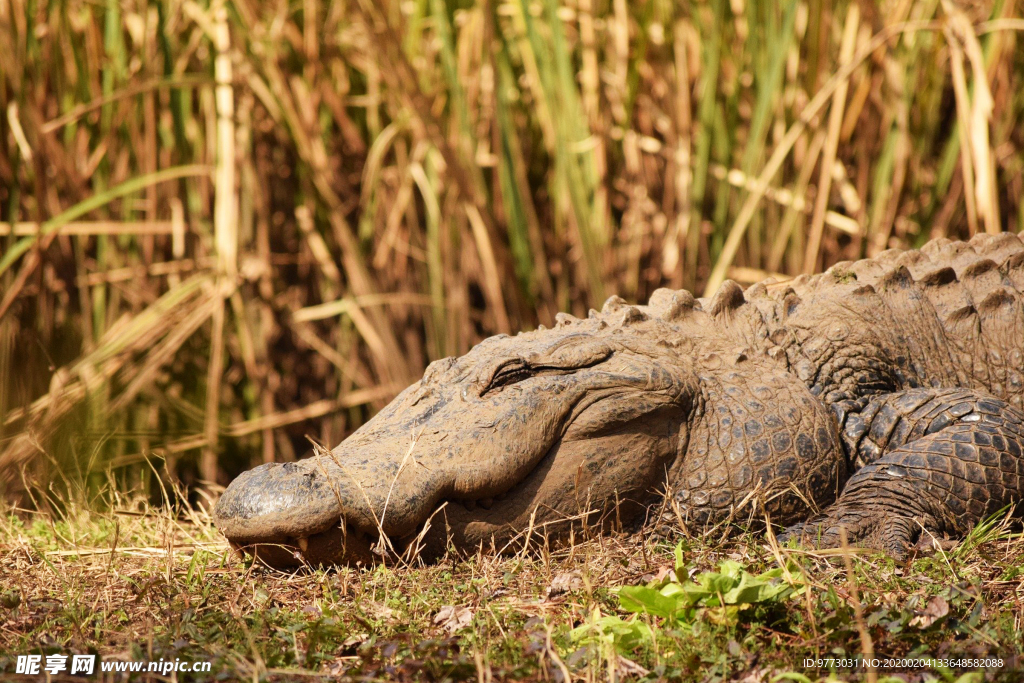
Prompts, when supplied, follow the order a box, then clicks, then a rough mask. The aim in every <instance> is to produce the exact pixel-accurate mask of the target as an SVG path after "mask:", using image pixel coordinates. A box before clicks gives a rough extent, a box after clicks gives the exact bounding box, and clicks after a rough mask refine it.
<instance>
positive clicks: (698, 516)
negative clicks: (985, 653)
mask: <svg viewBox="0 0 1024 683" xmlns="http://www.w3.org/2000/svg"><path fill="white" fill-rule="evenodd" d="M1022 402H1024V233H1021V235H1020V236H1018V235H1016V234H1012V233H1003V234H1000V235H988V234H985V235H977V236H975V237H974V238H972V239H971V240H970V241H969V242H957V241H950V240H948V239H937V240H933V241H931V242H929V243H927V244H925V245H924V246H923V247H922V248H921V249H919V250H914V251H898V250H889V251H885V252H882V253H881V254H879V255H877V256H876V257H875V258H873V259H865V260H860V261H856V262H850V261H847V262H843V263H838V264H836V265H834V266H832V267H831V268H829V269H828V270H827V271H825V272H824V273H821V274H818V275H810V276H807V275H804V276H800V277H797V278H795V279H792V280H788V281H782V282H775V281H772V280H769V281H765V282H762V283H759V284H756V285H753V286H751V287H749V288H748V289H746V290H744V289H743V288H742V287H741V286H740V285H738V284H737V283H735V282H732V281H726V282H725V283H724V284H723V285H722V286H721V287H720V288H719V290H718V291H717V293H716V294H715V295H714V296H713V297H710V298H699V299H698V298H695V297H694V296H693V295H691V294H690V293H689V292H687V291H673V290H669V289H659V290H657V291H655V292H654V293H653V294H652V295H651V297H650V299H649V303H647V305H630V304H627V303H626V302H625V301H624V300H623V299H621V298H619V297H615V296H613V297H611V298H610V299H609V300H608V301H607V302H606V303H605V304H604V307H603V308H602V310H601V311H600V312H598V311H594V310H591V311H590V313H589V315H588V317H587V318H576V317H573V316H572V315H568V314H559V315H558V316H557V318H556V322H555V324H554V325H553V327H552V328H550V329H545V328H544V327H543V326H541V327H538V328H537V329H536V330H534V331H530V332H521V333H519V334H518V335H516V336H508V335H498V336H495V337H491V338H489V339H486V340H484V341H482V342H480V343H479V344H478V345H476V346H475V347H473V348H472V349H471V350H470V351H469V352H468V353H467V354H466V355H464V356H462V357H459V358H445V359H442V360H438V361H435V362H433V363H431V364H430V365H429V366H428V367H427V369H426V372H425V374H424V375H423V378H422V379H421V380H420V381H419V382H416V383H415V384H413V385H412V386H410V387H409V388H407V389H406V390H405V391H403V392H402V393H401V394H400V395H399V396H397V397H396V398H395V399H394V401H393V402H391V403H390V404H389V405H388V406H387V407H385V408H384V409H383V410H382V411H381V412H380V413H378V414H377V415H376V416H375V417H373V418H372V419H371V420H369V421H368V422H367V423H366V424H364V425H363V426H362V427H361V428H359V429H358V430H356V431H355V432H354V433H353V434H352V435H351V436H349V437H348V438H347V439H345V440H344V441H343V442H342V443H341V444H340V445H339V446H338V447H337V448H335V449H333V450H332V451H327V450H326V449H321V450H320V452H319V454H318V455H316V456H315V457H312V458H308V459H303V460H300V461H297V462H286V463H270V464H264V465H261V466H259V467H257V468H255V469H252V470H249V471H248V472H244V473H242V474H241V475H240V476H238V477H237V478H236V479H235V480H234V481H233V482H232V483H231V484H230V485H229V486H228V487H227V489H226V490H225V491H224V493H223V494H222V496H221V497H220V499H219V500H218V502H217V504H216V506H215V508H214V510H213V518H214V521H215V523H216V524H217V526H218V527H219V529H220V530H221V531H222V533H223V534H224V535H225V536H226V537H227V538H228V539H229V541H231V543H232V544H233V546H234V547H236V548H237V549H242V550H246V551H248V552H252V553H254V554H255V555H256V556H258V557H259V558H261V559H262V560H264V561H266V562H268V563H269V564H272V565H279V566H287V565H295V564H300V563H308V564H330V563H347V564H359V563H369V562H372V561H374V560H378V559H380V558H381V557H382V556H385V557H386V556H388V555H402V554H403V553H412V552H416V553H418V556H419V557H423V558H426V559H428V560H429V559H431V558H437V557H439V556H441V555H443V554H444V553H445V552H447V551H449V550H451V549H455V550H457V551H463V552H475V551H478V550H481V549H483V550H488V551H490V550H492V549H493V550H496V551H499V552H500V551H502V550H505V549H508V548H517V547H520V546H521V544H522V543H525V542H528V541H529V539H530V538H534V539H540V538H542V537H543V538H544V539H548V540H552V541H557V540H558V539H565V538H566V537H574V536H575V535H576V534H583V533H586V534H590V533H594V534H597V533H602V532H605V531H609V530H612V529H615V528H619V529H622V528H625V527H627V526H628V527H629V528H632V529H634V530H643V529H650V528H652V527H654V528H660V529H662V530H664V528H665V527H664V519H665V516H666V515H671V516H672V517H673V518H674V519H676V520H678V522H679V523H680V524H681V525H682V526H683V527H684V528H686V529H693V530H700V529H706V528H708V527H709V525H717V524H720V523H727V524H726V527H727V528H734V527H735V526H736V524H735V522H737V521H741V520H742V518H743V516H744V515H746V519H747V521H755V522H756V521H758V520H760V523H761V524H764V523H765V522H768V524H769V526H771V527H774V528H778V529H780V530H782V531H783V534H782V536H781V538H782V539H783V540H785V539H789V538H795V539H797V542H799V543H804V544H809V545H813V546H818V547H836V546H839V545H840V544H842V543H849V544H851V545H860V546H864V547H867V548H876V549H879V550H882V551H885V552H888V553H889V554H891V555H892V556H894V557H897V558H901V557H906V555H907V553H908V552H910V551H911V550H912V549H913V548H914V546H915V545H916V544H918V543H919V542H923V541H925V540H928V539H929V538H930V537H934V538H947V539H955V538H958V537H963V536H964V535H965V534H966V533H968V532H969V531H970V529H971V528H973V526H974V525H976V524H977V523H978V522H979V520H982V519H984V518H986V517H988V516H990V515H993V514H995V513H997V512H1000V511H1002V510H1004V509H1007V508H1011V509H1015V508H1014V506H1015V505H1016V503H1017V502H1018V501H1019V500H1020V499H1021V498H1022V497H1024V455H1022V450H1024V406H1022ZM1022 507H1024V506H1022ZM657 520H661V521H660V522H659V521H657ZM659 525H661V526H659Z"/></svg>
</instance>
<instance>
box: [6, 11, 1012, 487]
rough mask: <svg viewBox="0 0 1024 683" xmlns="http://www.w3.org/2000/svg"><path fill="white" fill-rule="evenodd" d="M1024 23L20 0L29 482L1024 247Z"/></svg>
mask: <svg viewBox="0 0 1024 683" xmlns="http://www.w3.org/2000/svg"><path fill="white" fill-rule="evenodd" d="M1018 12H1019V10H1018V8H1017V6H1016V4H1015V3H1014V2H1013V1H1012V0H999V1H998V2H994V3H953V2H944V1H940V0H907V1H906V2H878V3H874V4H871V3H868V4H863V3H861V4H854V5H850V4H847V3H839V4H838V5H837V6H834V7H833V6H830V5H828V4H827V3H807V2H803V1H802V0H794V1H793V2H785V3H781V4H772V3H767V2H764V1H763V0H745V1H741V2H726V1H725V0H707V1H705V2H698V3H695V4H693V5H688V6H684V5H679V4H678V3H671V2H666V1H664V0H649V1H648V2H644V3H626V2H620V1H618V0H615V1H613V2H607V3H594V2H592V1H591V0H575V1H574V2H569V3H556V2H555V0H539V1H537V2H514V1H511V0H509V1H501V2H490V3H484V2H475V1H469V0H466V1H463V2H458V3H456V2H452V1H450V0H446V1H444V2H442V1H441V0H415V1H414V2H407V3H401V4H399V3H379V2H370V1H368V0H329V1H317V0H303V1H302V2H298V1H296V2H293V3H277V4H266V3H253V2H250V1H249V0H236V1H234V2H231V3H223V2H219V1H217V2H213V3H211V4H210V5H209V6H204V5H201V4H197V3H195V2H192V1H191V0H189V1H186V2H172V3H149V2H147V1H143V0H128V1H126V2H104V3H91V4H90V3H82V2H71V3H70V4H66V5H65V6H63V10H62V11H61V12H52V13H48V12H47V7H46V6H45V5H43V4H39V3H31V2H26V1H25V0H3V1H2V2H0V51H2V53H3V54H4V55H5V58H4V60H2V63H0V109H2V110H3V116H0V220H3V221H6V223H4V224H3V225H0V252H2V255H0V416H2V417H0V478H2V479H3V482H4V484H3V485H4V486H5V487H6V488H7V490H8V492H9V493H16V492H17V491H19V490H22V489H23V488H24V482H26V481H28V482H31V481H36V482H38V483H39V484H42V485H47V484H49V483H53V477H52V474H53V471H54V466H53V461H55V462H56V463H58V465H59V468H60V469H63V470H65V471H77V470H80V469H81V465H82V463H83V462H87V461H91V462H93V463H94V464H95V467H94V468H93V471H92V472H91V473H90V472H83V474H84V476H85V477H86V478H88V477H96V476H98V475H97V473H102V472H103V470H104V469H105V468H106V467H109V466H111V465H116V466H117V468H118V472H117V476H118V477H119V479H120V481H121V485H122V486H123V487H124V488H134V487H137V486H142V487H146V488H147V490H149V491H150V492H151V494H152V495H154V496H155V495H156V491H157V489H156V488H153V487H154V486H155V484H156V482H155V480H154V479H153V477H152V476H151V474H152V471H151V470H150V468H149V467H148V466H146V465H145V464H144V457H143V456H144V455H150V456H153V457H158V458H163V459H164V461H165V462H166V464H167V465H168V467H166V468H162V469H161V470H160V471H166V472H169V473H171V474H172V475H173V476H175V477H177V478H178V479H179V480H180V481H182V482H184V483H185V484H187V485H194V484H197V483H201V482H203V481H205V482H208V483H210V482H219V483H224V482H225V481H226V480H227V479H228V478H229V477H230V475H232V474H233V473H236V472H238V471H240V470H241V469H243V468H245V467H247V466H250V465H253V464H256V463H258V462H262V461H265V460H271V459H277V460H288V459H292V458H295V457H297V456H299V455H302V454H303V452H305V451H306V449H307V441H306V439H305V436H306V434H307V433H308V434H310V435H311V436H313V437H314V438H315V439H316V440H317V441H319V442H321V443H336V442H337V441H339V440H340V439H341V438H342V437H343V436H344V435H346V434H347V433H349V432H350V431H351V430H352V429H353V428H354V427H356V426H358V424H360V423H361V422H363V421H364V420H365V419H366V417H367V416H368V415H369V414H370V413H372V412H373V411H375V410H376V409H378V408H380V407H381V406H382V405H384V404H385V403H386V402H387V400H388V399H389V398H390V397H391V396H392V395H393V394H394V393H395V391H397V390H398V389H399V388H401V387H402V386H404V385H406V384H408V383H409V382H411V381H412V380H414V379H415V378H417V377H418V376H419V375H420V373H421V371H422V369H423V368H424V367H425V366H426V364H427V362H428V361H429V360H431V359H435V358H439V357H442V356H446V355H455V354H461V353H463V352H465V351H466V350H467V349H468V348H469V347H470V346H471V345H472V344H474V343H475V342H477V341H479V340H480V339H481V338H483V337H486V336H488V335H490V334H493V333H497V332H505V331H514V330H516V329H525V328H531V327H533V326H535V325H537V324H546V325H550V324H551V323H552V321H553V317H554V314H555V312H556V311H558V310H568V311H570V312H573V313H575V314H578V315H579V314H585V313H586V310H587V308H589V307H590V306H594V305H599V304H600V302H601V300H602V298H603V297H604V296H605V295H607V294H611V293H618V294H621V295H623V296H625V297H626V298H628V299H637V300H640V299H644V298H645V297H646V296H648V295H649V294H650V293H651V292H652V291H653V290H654V289H655V288H657V287H659V286H666V285H667V286H671V287H688V288H691V289H694V290H696V291H699V292H700V291H706V290H709V289H714V288H715V287H716V286H717V284H718V283H719V282H721V280H722V278H724V277H734V278H738V279H740V280H741V281H743V282H751V281H754V280H758V279H761V278H763V277H766V276H768V275H775V276H787V275H793V274H797V273H800V272H803V271H807V270H811V269H815V268H818V267H821V266H822V265H825V264H828V263H832V262H835V261H837V260H840V259H845V258H856V257H860V256H865V255H871V254H874V253H877V252H878V251H880V250H882V249H885V248H887V247H890V246H913V245H916V244H918V243H920V242H922V241H924V240H926V239H928V238H930V237H936V236H947V235H948V236H967V235H969V234H971V233H973V232H975V231H978V230H1000V229H1009V230H1020V229H1021V228H1022V227H1024V222H1022V216H1024V203H1022V202H1021V197H1022V196H1024V139H1022V138H1021V131H1022V130H1024V128H1022V127H1021V126H1020V125H1019V117H1020V113H1021V111H1022V108H1024V99H1022V98H1024V95H1022V94H1021V93H1024V82H1022V77H1024V62H1022V60H1021V52H1020V51H1019V50H1017V49H1016V46H1017V33H1018V31H1020V30H1021V29H1022V28H1024V22H1022V20H1021V19H1019V18H1017V16H1018ZM196 277H202V278H206V279H207V280H208V281H209V285H208V286H207V287H208V289H207V290H206V291H207V292H208V295H209V296H212V297H213V298H212V300H211V301H210V303H209V305H208V306H203V307H200V308H198V309H197V308H194V307H193V308H189V306H190V304H188V303H185V302H183V303H182V306H184V307H185V308H183V309H182V312H183V313H185V312H190V313H194V314H195V317H193V318H189V321H190V323H191V324H190V325H188V326H186V327H184V328H180V329H177V330H173V331H171V332H173V333H170V332H169V331H168V330H167V329H166V328H165V327H161V326H162V325H164V324H165V323H164V322H163V321H161V320H159V319H155V318H153V317H152V316H149V317H147V316H148V313H149V312H152V310H153V308H152V307H153V306H154V305H156V304H157V302H158V301H161V300H164V299H165V298H166V297H168V296H171V297H174V296H176V292H177V290H179V289H180V288H181V287H184V286H186V285H185V283H186V282H195V278H196ZM190 278H191V279H190ZM204 296H206V295H204ZM200 310H201V313H200V312H198V311H200ZM132 320H136V323H137V327H136V329H137V330H138V334H139V335H140V338H142V339H146V340H149V341H150V342H151V343H149V344H136V345H132V344H129V345H127V346H122V347H121V348H120V349H119V350H118V351H117V353H116V354H115V355H114V356H113V357H111V358H108V359H105V360H104V361H103V362H102V363H100V364H99V365H97V364H95V363H94V360H95V359H96V354H97V353H98V352H100V350H101V349H102V347H103V346H104V345H106V344H108V343H109V341H110V340H111V339H112V335H115V336H116V335H118V334H121V335H123V334H124V332H123V330H125V329H127V328H125V327H123V326H124V325H130V324H132V323H131V321H132ZM154 344H156V345H154ZM83 372H84V373H85V375H82V373H83ZM69 375H70V377H71V379H70V380H68V381H72V382H76V381H77V382H78V383H79V384H78V385H76V386H81V387H87V388H88V391H84V392H83V391H77V390H76V391H77V393H65V394H64V395H63V396H58V395H57V393H58V392H59V390H61V389H62V388H64V387H65V378H67V377H68V376H69ZM58 404H60V408H59V409H56V410H55V409H53V406H56V405H58ZM30 405H31V406H36V408H34V409H32V410H31V411H29V412H25V410H26V408H27V407H28V406H30ZM311 405H312V406H315V407H316V410H307V409H306V406H311ZM240 426H244V428H243V427H240ZM44 451H45V452H47V453H51V454H53V460H49V459H47V458H44V457H40V454H41V453H42V452H44ZM22 470H23V471H22ZM100 478H102V477H100ZM58 483H60V482H59V481H58Z"/></svg>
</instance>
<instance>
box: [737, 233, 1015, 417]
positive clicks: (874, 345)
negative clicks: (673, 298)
mask: <svg viewBox="0 0 1024 683" xmlns="http://www.w3.org/2000/svg"><path fill="white" fill-rule="evenodd" d="M755 287H757V286H755ZM749 291H750V290H748V292H749ZM760 291H761V292H763V293H764V295H767V297H768V298H769V299H770V300H771V301H772V302H773V303H774V308H773V310H774V311H777V314H776V315H775V316H774V317H775V318H776V319H777V321H778V323H777V324H776V325H774V326H773V325H771V316H769V318H768V320H769V327H770V328H771V327H775V328H776V329H774V330H770V331H771V332H772V333H773V334H774V335H775V337H776V340H777V341H781V342H782V345H783V346H784V348H785V349H786V352H787V354H788V356H789V360H790V361H791V364H792V365H793V366H794V367H795V368H797V369H800V366H801V364H802V365H803V366H806V367H805V368H804V372H803V373H802V374H803V375H805V376H806V377H802V378H805V379H807V381H808V384H809V385H811V386H812V387H814V386H817V387H818V391H819V393H821V394H823V395H824V397H825V398H826V400H828V398H829V396H830V394H831V398H832V400H842V399H846V398H850V397H851V396H852V395H857V394H861V395H863V394H864V393H873V392H875V391H884V390H895V389H905V388H911V387H915V386H960V387H965V388H973V389H978V390H983V391H986V392H988V393H991V394H993V395H995V396H997V397H999V398H1001V399H1003V400H1005V401H1006V402H1007V403H1009V404H1011V405H1013V406H1016V407H1017V408H1022V407H1024V233H1022V235H1015V234H1012V233H1003V234H1000V235H987V234H985V235H977V236H975V237H974V238H973V239H971V240H970V241H969V242H953V241H950V240H946V239H939V240H934V241H932V242H930V243H928V244H927V245H925V246H924V247H923V248H922V249H920V250H913V251H899V250H895V249H893V250H889V251H886V252H883V253H882V254H879V255H878V256H877V257H875V258H873V259H865V260H861V261H855V262H851V261H847V262H842V263H838V264H836V265H835V266H833V267H832V268H829V269H828V270H827V271H825V272H824V273H822V274H820V275H813V276H802V277H800V278H796V279H795V280H791V281H788V282H785V283H778V284H774V285H770V286H768V287H762V288H761V289H760ZM748 297H749V294H748ZM762 308H763V307H762ZM858 364H861V365H864V366H866V367H867V369H866V370H863V371H862V372H860V374H859V375H858V374H857V373H856V372H855V373H854V376H853V377H851V376H850V368H851V367H857V366H858ZM844 373H845V374H844ZM858 385H859V386H858Z"/></svg>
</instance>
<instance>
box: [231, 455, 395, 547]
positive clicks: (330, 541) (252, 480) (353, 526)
mask: <svg viewBox="0 0 1024 683" xmlns="http://www.w3.org/2000/svg"><path fill="white" fill-rule="evenodd" d="M344 486H345V485H344V482H343V481H341V480H339V479H338V478H337V477H331V476H330V475H329V472H328V470H327V466H325V464H324V463H323V461H322V460H321V459H320V458H315V459H310V460H303V461H300V462H297V463H291V462H289V463H268V464H266V465H261V466H259V467H257V468H255V469H253V470H250V471H248V472H245V473H243V474H242V475H241V476H239V477H238V478H237V479H235V480H234V481H233V482H232V483H231V485H230V486H228V488H227V490H226V491H225V492H224V494H223V495H222V496H221V498H220V500H219V501H217V505H216V506H215V508H214V510H213V517H214V521H215V522H216V524H217V527H218V528H219V529H220V530H221V531H222V532H223V533H224V535H225V536H227V538H228V540H230V541H231V544H232V545H233V546H234V547H236V548H244V549H246V550H248V551H250V552H252V553H254V554H256V555H257V556H258V557H260V558H261V559H264V560H266V561H267V562H268V563H270V564H272V565H275V566H288V565H297V564H301V563H302V562H303V561H306V562H309V563H310V564H321V563H322V564H328V563H336V562H358V561H368V560H369V559H370V550H369V548H370V544H371V543H372V541H373V537H374V536H375V532H374V531H373V529H374V525H373V522H372V519H371V520H366V519H365V518H364V517H365V515H362V514H359V511H357V510H355V509H351V510H343V509H342V503H341V501H342V500H347V499H348V498H342V495H343V491H342V490H341V489H342V488H344ZM368 521H369V523H367V522H368Z"/></svg>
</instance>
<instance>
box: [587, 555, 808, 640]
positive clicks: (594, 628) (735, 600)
mask: <svg viewBox="0 0 1024 683" xmlns="http://www.w3.org/2000/svg"><path fill="white" fill-rule="evenodd" d="M675 555H676V563H675V570H674V571H673V572H670V573H669V574H668V575H666V577H665V578H663V579H661V580H660V581H655V582H652V583H651V584H650V585H647V586H624V587H622V588H620V589H619V590H618V598H619V606H620V607H621V608H622V609H623V610H625V611H627V612H632V613H633V616H632V617H629V618H628V619H622V618H620V617H617V616H604V617H602V616H600V615H599V614H598V613H597V612H596V611H595V613H594V614H593V616H592V618H591V619H590V621H588V623H586V624H584V625H582V626H579V627H577V628H575V629H573V631H572V632H571V633H570V637H571V638H572V640H573V641H575V642H594V641H603V642H608V641H611V642H612V643H614V644H615V646H616V647H617V648H619V650H620V651H623V652H628V651H632V650H633V649H635V648H636V647H637V646H638V645H639V644H641V643H642V642H643V641H644V640H645V639H649V640H652V641H653V637H654V632H653V631H652V629H651V628H650V627H649V626H648V625H647V624H646V623H644V622H642V621H640V619H639V616H640V615H642V614H646V615H649V616H652V617H656V618H659V619H662V620H663V622H662V625H663V626H665V627H668V628H674V629H689V630H692V628H693V626H694V625H695V624H696V623H697V622H698V621H699V620H701V619H705V620H707V621H710V622H712V623H714V624H719V625H723V626H735V625H737V624H738V623H739V621H740V617H741V615H742V614H743V613H744V612H746V611H748V610H750V609H752V608H754V607H757V606H771V605H773V604H776V605H777V604H782V603H784V602H786V601H788V600H789V599H790V598H791V597H794V596H798V595H803V592H804V591H805V590H806V588H807V584H806V582H805V580H804V576H803V572H802V570H801V569H800V568H799V567H798V566H797V565H796V564H795V563H793V562H789V563H787V565H786V566H785V567H776V568H775V569H771V570H769V571H766V572H764V573H761V574H756V575H755V574H751V573H750V572H748V571H747V570H746V569H745V568H744V567H743V565H742V564H740V563H739V562H736V561H735V560H723V561H722V562H721V564H719V566H718V571H711V572H700V573H695V574H693V575H692V578H691V571H690V570H691V566H690V565H689V564H688V563H686V562H685V561H684V560H683V551H682V545H678V546H676V551H675Z"/></svg>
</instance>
